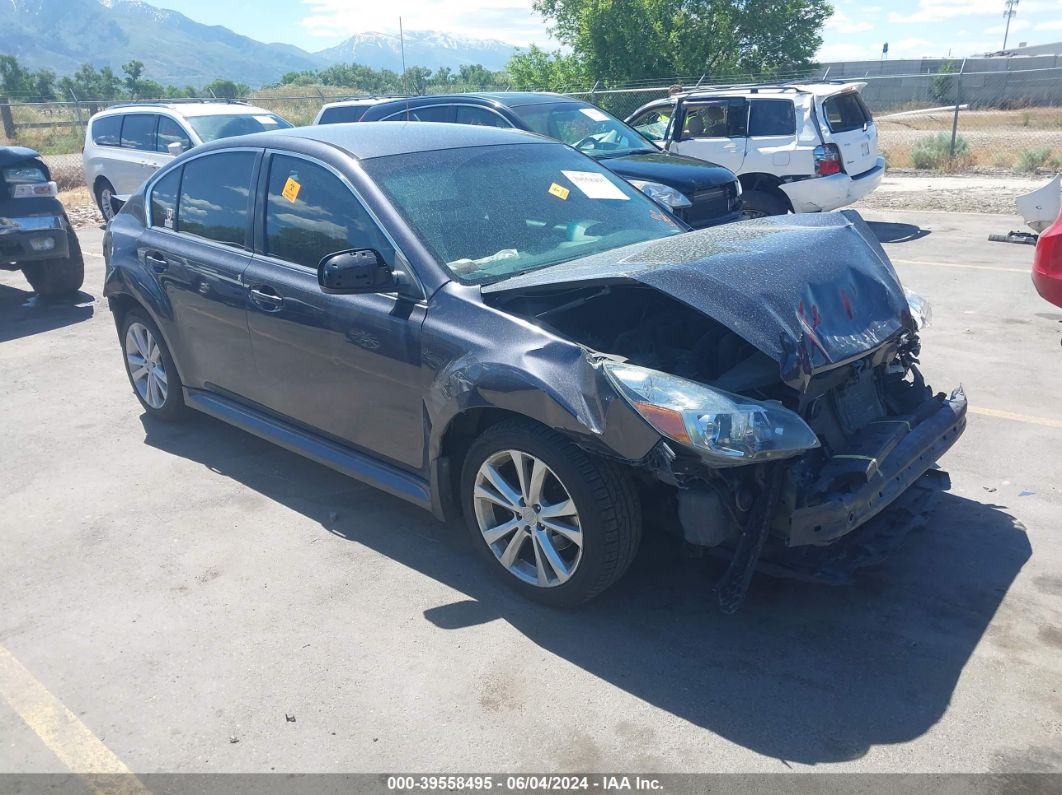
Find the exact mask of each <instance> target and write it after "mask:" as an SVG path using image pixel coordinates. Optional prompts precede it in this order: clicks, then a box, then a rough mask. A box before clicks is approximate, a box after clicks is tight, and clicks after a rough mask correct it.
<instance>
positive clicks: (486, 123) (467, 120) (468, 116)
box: [457, 105, 512, 127]
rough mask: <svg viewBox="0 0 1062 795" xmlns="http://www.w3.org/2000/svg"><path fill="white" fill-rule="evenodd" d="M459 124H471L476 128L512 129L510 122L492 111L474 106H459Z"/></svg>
mask: <svg viewBox="0 0 1062 795" xmlns="http://www.w3.org/2000/svg"><path fill="white" fill-rule="evenodd" d="M457 123H458V124H471V125H473V126H475V127H512V125H511V124H509V122H507V121H506V120H505V119H503V118H502V117H501V116H499V115H498V114H497V113H495V112H494V111H492V110H487V109H486V108H477V107H475V106H473V105H458V106H457Z"/></svg>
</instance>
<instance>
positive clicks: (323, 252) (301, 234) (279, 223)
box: [265, 155, 394, 269]
mask: <svg viewBox="0 0 1062 795" xmlns="http://www.w3.org/2000/svg"><path fill="white" fill-rule="evenodd" d="M265 238H266V240H265V245H266V252H265V253H266V254H269V255H271V256H274V257H277V258H279V259H283V260H286V261H288V262H293V263H295V264H296V265H302V266H305V267H307V268H314V269H316V268H317V266H318V264H319V263H320V262H321V260H322V259H324V258H325V257H327V256H328V255H329V254H336V253H338V252H340V251H349V250H351V249H359V248H371V249H374V250H376V251H377V252H379V253H380V254H382V255H383V256H384V259H385V260H386V261H388V262H391V263H393V262H394V256H393V255H394V249H393V248H392V247H391V245H390V243H389V242H388V241H387V238H386V237H384V235H383V233H382V232H381V231H380V228H379V227H378V226H377V225H376V223H375V221H373V219H372V218H371V217H370V216H369V214H368V212H366V210H365V208H364V207H362V205H361V202H359V201H358V200H357V198H356V197H355V196H354V194H353V193H351V191H350V188H348V187H347V186H346V185H345V184H344V183H343V182H342V180H340V179H339V178H338V177H337V176H336V175H335V174H333V173H332V172H331V171H329V170H328V169H326V168H324V167H323V166H320V165H317V164H316V163H312V162H310V161H308V160H304V159H302V158H300V157H288V156H287V155H273V158H272V161H271V162H270V166H269V187H268V192H267V195H266V210H265Z"/></svg>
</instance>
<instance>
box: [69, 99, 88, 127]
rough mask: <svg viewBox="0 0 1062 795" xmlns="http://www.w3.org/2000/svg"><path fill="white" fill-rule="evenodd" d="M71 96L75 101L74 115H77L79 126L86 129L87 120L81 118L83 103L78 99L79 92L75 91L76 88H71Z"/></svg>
mask: <svg viewBox="0 0 1062 795" xmlns="http://www.w3.org/2000/svg"><path fill="white" fill-rule="evenodd" d="M70 98H71V99H72V100H73V101H74V115H75V116H77V123H78V126H80V127H81V129H82V130H84V129H85V120H84V119H82V118H81V103H80V102H78V100H77V94H75V93H74V89H70Z"/></svg>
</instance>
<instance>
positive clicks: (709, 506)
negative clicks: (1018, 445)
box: [490, 283, 965, 604]
mask: <svg viewBox="0 0 1062 795" xmlns="http://www.w3.org/2000/svg"><path fill="white" fill-rule="evenodd" d="M490 302H491V303H492V304H494V305H497V306H499V308H504V309H505V310H506V311H508V312H511V313H513V314H518V315H521V316H524V317H526V318H528V319H529V320H531V321H533V322H535V323H536V324H538V325H541V326H543V327H546V328H548V329H549V330H551V331H553V332H554V333H557V334H559V335H561V336H564V337H566V338H568V339H571V340H573V341H575V342H578V343H579V344H581V345H583V346H585V347H586V348H588V349H589V350H590V351H591V352H594V354H602V355H604V356H608V357H613V358H621V359H623V360H625V361H628V362H630V363H633V364H636V365H640V366H642V367H647V368H652V369H653V370H659V371H662V372H665V373H670V374H673V375H676V376H680V377H682V378H686V379H690V380H693V381H697V382H699V383H702V384H706V385H709V386H712V387H717V388H720V389H724V390H727V391H728V392H734V393H739V394H741V395H744V396H748V397H750V398H755V399H757V400H761V401H778V402H779V403H781V404H783V405H784V406H785V407H786V408H788V409H790V410H792V411H794V412H796V413H798V414H799V415H800V416H801V417H802V418H803V419H804V421H805V422H806V423H807V425H808V426H809V427H810V428H811V429H812V430H813V431H814V433H815V434H816V436H817V437H818V440H819V442H820V446H818V447H817V448H815V449H812V450H808V451H807V452H806V453H804V454H803V455H800V456H798V457H794V458H790V459H787V460H784V461H780V462H778V463H775V464H767V465H755V466H744V467H735V468H722V469H720V468H713V467H712V466H710V465H706V464H705V462H704V461H703V460H701V458H699V457H698V456H697V455H696V453H695V452H694V451H691V450H688V449H684V448H683V447H682V446H681V445H675V444H672V443H670V442H666V443H664V445H663V449H662V450H661V451H660V455H659V456H657V457H655V458H654V459H653V460H651V461H647V462H644V466H643V469H642V475H643V478H642V479H643V485H644V489H645V495H644V497H643V501H645V502H647V504H649V505H652V506H653V507H654V510H657V511H674V514H673V515H674V516H675V518H676V519H677V521H675V522H673V523H672V524H673V525H674V526H675V527H681V528H682V533H683V535H684V538H685V540H686V541H687V542H689V543H690V544H693V545H695V546H698V547H733V546H735V545H737V547H738V549H737V550H735V551H734V556H735V557H734V558H733V560H734V564H732V565H736V566H737V568H738V569H739V571H736V572H735V573H734V575H733V576H734V577H735V578H738V579H739V580H740V579H741V578H747V576H749V575H750V573H751V568H752V567H754V566H755V565H756V561H757V560H758V558H759V552H758V551H757V552H756V554H754V555H753V554H751V552H749V551H748V550H746V551H745V553H744V555H743V554H742V549H741V547H742V544H743V543H746V539H748V538H750V535H751V534H750V524H755V523H756V522H757V521H758V522H759V523H760V524H762V525H763V531H762V533H761V535H762V538H759V539H754V540H753V541H752V542H750V543H758V544H759V546H760V547H761V548H762V546H763V545H764V543H765V542H766V540H767V538H768V536H769V537H771V538H773V539H775V541H776V542H777V543H778V544H779V545H780V546H781V547H783V548H785V547H797V546H825V545H828V544H831V543H833V542H836V541H837V540H838V539H840V538H841V537H842V536H844V535H846V534H848V533H849V532H851V531H852V530H853V529H855V527H856V526H858V525H860V524H862V523H863V522H865V521H867V520H868V519H870V518H871V517H872V516H873V515H874V514H876V513H877V511H878V510H880V509H881V508H883V507H885V506H886V505H887V504H888V503H889V502H891V501H892V500H893V499H895V498H896V497H897V496H899V493H901V492H903V491H905V490H906V489H907V488H908V487H909V486H910V485H911V484H912V483H913V481H914V480H917V479H918V478H919V477H920V476H921V475H922V474H923V472H924V471H925V470H924V469H923V468H918V467H917V466H916V467H913V468H902V471H899V472H895V473H893V472H891V471H890V472H888V473H886V472H885V471H884V470H885V469H887V467H886V464H887V463H891V462H894V461H895V458H894V457H893V456H892V453H894V452H895V451H897V448H898V447H900V446H901V445H902V444H903V443H904V442H905V440H906V441H908V442H909V440H910V437H912V436H913V434H912V431H913V430H914V429H916V428H917V427H918V426H920V425H922V424H923V423H926V422H930V421H931V420H933V419H934V418H935V419H936V422H937V424H941V423H943V422H946V421H949V420H950V421H953V422H955V423H956V427H955V428H954V433H953V434H952V435H950V436H949V438H948V440H947V443H946V444H947V446H950V443H951V441H953V440H954V438H957V436H958V434H959V433H961V430H962V424H961V423H958V421H957V420H956V414H957V413H959V409H958V407H957V404H958V402H959V401H958V400H957V399H955V396H953V398H951V399H949V398H947V397H946V396H944V395H943V394H940V395H934V393H933V391H932V390H931V389H930V388H929V387H928V386H927V385H926V384H925V382H924V380H923V379H922V376H921V373H920V372H919V370H918V366H917V355H918V350H919V342H918V338H917V335H916V334H914V333H911V332H907V331H904V332H901V333H899V334H897V335H896V336H895V338H894V339H892V340H889V341H887V342H886V343H884V344H882V345H880V346H878V347H876V348H874V349H872V350H870V351H869V352H867V353H866V355H864V356H862V357H858V358H855V359H854V360H852V361H848V362H843V363H839V364H838V365H837V366H835V367H832V368H829V369H825V370H823V371H821V372H817V373H816V374H815V375H814V376H813V377H812V378H810V379H809V380H807V382H806V383H805V388H804V389H803V390H802V391H801V390H798V389H795V388H794V387H792V386H791V385H788V384H786V383H784V382H783V381H782V379H781V375H780V372H779V365H778V363H777V362H776V361H774V360H773V359H772V358H771V357H769V356H768V355H766V354H765V353H764V352H762V351H760V350H758V349H757V348H756V347H754V346H753V345H752V344H750V343H749V342H748V341H746V340H744V339H743V338H742V337H740V336H739V335H737V334H736V333H734V332H733V331H732V330H730V329H728V328H727V327H726V326H724V325H722V324H721V323H719V322H717V321H715V320H713V319H712V318H710V317H708V316H706V315H705V314H703V313H701V312H698V311H697V310H695V309H693V308H691V307H690V306H688V305H686V304H684V303H683V302H682V301H680V300H678V299H676V298H673V297H671V296H669V295H666V294H663V293H661V292H659V291H657V290H655V289H653V288H650V287H646V286H644V285H640V284H630V283H617V284H597V285H584V286H571V287H567V288H563V289H556V288H555V289H547V290H528V291H520V292H517V293H509V294H504V295H497V296H491V299H490ZM953 399H955V403H956V408H955V411H954V412H952V411H949V410H948V408H947V407H948V406H949V405H950V404H949V400H953ZM964 411H965V400H964V399H962V413H964ZM963 422H964V420H963ZM931 424H932V423H931ZM933 436H934V438H935V436H936V434H935V433H934V434H933ZM938 446H939V445H938ZM944 449H946V447H945V448H944ZM919 452H920V456H915V457H914V458H915V459H916V461H917V460H918V459H920V458H924V457H925V452H924V451H919ZM936 455H939V452H937V453H936ZM936 455H935V456H934V458H935V457H936ZM901 463H906V458H905V459H903V461H902V462H901ZM907 469H910V470H911V471H907ZM915 469H916V470H917V472H915V471H914V470H915ZM662 484H666V486H670V487H671V488H667V487H666V486H664V487H662ZM879 486H880V488H878V487H879ZM868 489H869V491H868ZM765 501H767V502H768V503H770V505H769V506H768V509H767V510H766V511H764V510H763V506H764V502H765ZM849 508H851V510H850V509H849ZM757 513H758V514H759V516H758V517H757V516H756V514H757ZM743 567H744V568H743ZM746 584H747V583H746ZM724 590H725V588H724ZM731 591H740V592H741V594H742V595H743V589H742V588H740V587H738V585H732V587H731ZM736 603H740V597H738V598H737V602H736ZM736 603H735V604H736Z"/></svg>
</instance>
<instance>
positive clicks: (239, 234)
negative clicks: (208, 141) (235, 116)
mask: <svg viewBox="0 0 1062 795" xmlns="http://www.w3.org/2000/svg"><path fill="white" fill-rule="evenodd" d="M256 156H257V155H256V154H255V153H254V152H220V153H218V154H212V155H206V156H205V157H199V158H196V159H195V160H189V161H188V162H187V163H185V165H184V178H183V179H182V180H181V194H180V201H179V202H178V205H177V218H178V224H177V229H178V231H180V232H187V233H188V234H192V235H196V236H198V237H203V238H206V239H207V240H216V241H217V242H219V243H227V244H230V245H234V246H243V245H244V241H245V239H246V233H247V219H248V217H249V215H250V211H249V198H250V195H251V171H252V170H253V168H254V161H255V157H256Z"/></svg>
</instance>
